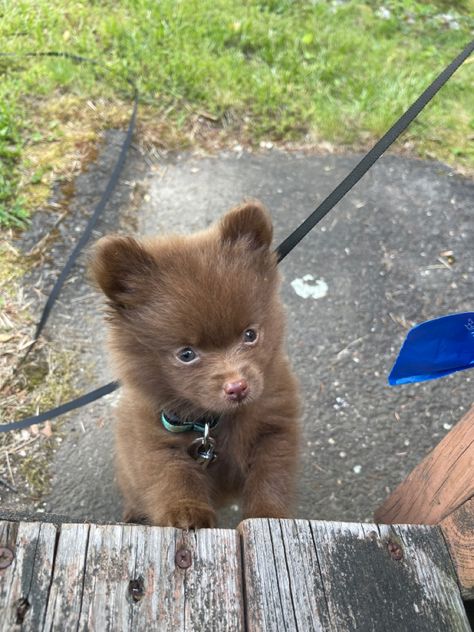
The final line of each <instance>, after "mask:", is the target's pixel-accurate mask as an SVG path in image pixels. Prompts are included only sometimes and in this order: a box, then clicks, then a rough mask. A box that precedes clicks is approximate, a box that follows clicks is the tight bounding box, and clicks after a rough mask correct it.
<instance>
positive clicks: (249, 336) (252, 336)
mask: <svg viewBox="0 0 474 632" xmlns="http://www.w3.org/2000/svg"><path fill="white" fill-rule="evenodd" d="M243 338H244V342H245V343H246V344H249V345H251V344H253V343H254V342H257V338H258V334H257V332H256V331H255V329H246V330H245V331H244V336H243Z"/></svg>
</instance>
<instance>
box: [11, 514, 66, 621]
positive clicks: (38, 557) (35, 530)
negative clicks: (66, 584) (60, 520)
mask: <svg viewBox="0 0 474 632" xmlns="http://www.w3.org/2000/svg"><path fill="white" fill-rule="evenodd" d="M55 543H56V528H55V527H54V526H53V525H51V524H45V523H39V522H29V523H27V522H21V523H13V522H0V546H7V547H8V548H9V549H11V550H12V551H13V552H14V559H13V561H12V563H11V565H10V566H8V567H7V568H5V569H3V570H0V610H1V614H0V630H1V631H2V632H12V631H13V630H20V629H21V630H22V632H23V631H25V632H30V631H31V632H36V631H37V630H41V629H42V627H43V620H44V615H45V612H46V606H47V603H48V595H49V588H50V583H51V572H52V568H53V562H54V549H55Z"/></svg>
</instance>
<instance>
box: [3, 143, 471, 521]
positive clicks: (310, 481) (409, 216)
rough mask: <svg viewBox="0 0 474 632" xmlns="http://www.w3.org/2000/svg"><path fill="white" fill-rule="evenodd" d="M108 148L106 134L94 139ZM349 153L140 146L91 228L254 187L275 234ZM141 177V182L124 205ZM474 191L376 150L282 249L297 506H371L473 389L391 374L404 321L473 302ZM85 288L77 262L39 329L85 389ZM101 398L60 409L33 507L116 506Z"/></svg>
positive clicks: (195, 206) (368, 509)
mask: <svg viewBox="0 0 474 632" xmlns="http://www.w3.org/2000/svg"><path fill="white" fill-rule="evenodd" d="M112 140H113V139H112ZM112 140H111V139H110V138H109V145H110V144H111V142H112ZM114 142H116V140H114ZM107 151H110V147H109V146H108V145H107V146H106V148H105V150H104V152H105V154H104V153H103V155H106V154H107ZM359 158H360V157H359V156H334V155H330V156H313V155H305V154H303V153H291V154H289V153H283V152H280V151H276V150H274V151H269V152H267V153H262V154H258V155H255V154H249V153H245V152H241V153H235V152H225V153H221V154H219V155H217V156H213V157H204V158H203V157H198V156H192V155H181V156H178V157H175V159H173V160H168V161H163V162H162V163H160V164H155V165H153V166H152V167H150V163H149V161H148V160H147V161H144V160H143V158H142V157H139V156H137V155H135V156H132V159H131V161H129V164H128V166H127V173H126V174H125V176H124V178H123V182H122V184H121V187H120V190H119V191H118V193H117V196H116V200H115V206H112V207H111V208H110V209H109V210H108V211H107V214H106V217H105V219H104V223H103V225H101V227H100V230H99V231H98V232H100V233H103V232H110V231H112V230H113V231H116V230H121V231H122V232H127V231H129V230H130V229H132V230H134V231H136V232H137V233H138V234H152V233H157V232H169V231H175V232H181V231H183V232H190V231H192V230H195V229H200V228H203V227H204V226H206V225H208V224H209V223H211V222H212V221H213V220H214V219H215V218H217V217H218V216H219V215H220V214H221V213H223V212H224V211H225V210H227V209H228V208H229V207H231V206H232V205H234V204H236V203H238V202H240V201H241V200H242V199H243V198H245V197H249V196H252V197H258V198H260V199H261V200H262V201H263V202H264V203H265V204H266V205H267V206H268V207H269V209H270V210H271V212H272V215H273V217H274V223H275V232H276V243H279V241H281V240H282V239H283V238H284V237H285V236H286V235H287V234H288V233H289V232H290V231H291V230H292V229H293V228H294V227H296V225H297V224H298V223H299V222H300V221H301V220H302V219H304V218H305V217H306V216H307V215H308V214H309V212H310V211H311V210H313V208H315V206H316V205H317V203H318V202H319V201H321V200H322V199H323V197H324V196H325V195H327V194H328V193H329V192H330V191H331V190H332V189H333V188H334V186H336V185H337V183H338V182H339V181H340V180H341V179H342V178H343V177H344V176H345V175H346V174H347V172H348V171H349V170H350V168H351V167H352V166H353V165H354V164H355V163H356V161H357V160H358V159H359ZM90 174H92V171H91V172H90ZM90 174H89V175H90ZM81 177H82V176H81ZM84 177H85V178H86V180H87V174H84ZM102 177H103V176H102ZM90 179H92V175H90ZM136 181H140V182H141V184H140V185H139V187H138V188H139V189H140V190H141V191H143V192H144V193H145V196H144V198H143V201H142V203H141V204H139V205H138V207H137V208H136V210H133V209H132V210H130V201H129V194H130V191H132V190H133V191H136V190H137V187H136V186H135V184H134V183H135V182H136ZM127 183H128V184H127ZM91 186H93V187H95V185H94V184H93V183H92V180H91V182H87V181H84V182H81V181H80V180H79V181H78V182H77V186H76V189H77V192H78V196H77V198H76V202H75V204H76V207H75V208H76V214H75V216H73V217H74V218H75V220H74V221H78V226H80V225H81V222H82V221H83V219H82V218H81V211H80V210H78V207H77V204H79V203H78V202H77V199H79V198H80V196H81V191H84V194H86V193H87V192H89V194H90V187H91ZM97 187H98V185H97ZM473 194H474V185H473V183H472V182H470V181H468V180H465V179H463V178H461V177H459V176H456V175H453V174H452V173H451V171H450V170H449V169H448V168H447V167H445V166H443V165H440V164H437V163H429V162H422V161H416V160H409V159H406V158H401V157H397V156H388V157H385V158H383V159H382V160H381V161H379V163H377V165H375V166H374V167H373V168H372V169H371V171H370V172H369V174H368V175H367V176H365V178H364V179H363V180H362V182H361V183H359V184H358V185H357V187H356V188H355V189H354V190H353V192H351V193H350V194H349V195H348V196H347V197H346V199H345V200H343V201H342V202H341V203H340V204H339V205H338V207H337V208H336V209H335V210H333V211H332V212H331V213H330V214H329V216H328V217H326V218H325V220H324V221H323V222H322V223H321V224H320V226H319V227H318V228H317V229H316V230H315V231H313V232H312V234H311V235H310V236H308V237H307V238H306V239H305V240H304V241H303V242H302V243H301V244H300V245H299V246H298V248H297V249H296V250H295V251H294V252H293V253H291V254H290V255H289V256H288V257H287V259H285V260H284V261H283V262H282V264H281V267H282V272H283V274H284V283H283V289H282V292H283V297H284V300H285V303H286V305H287V311H288V347H289V352H290V355H291V357H292V360H293V364H294V367H295V369H296V371H297V373H298V376H299V379H300V382H301V388H302V392H303V396H304V429H305V431H304V434H305V436H304V445H303V447H302V453H301V476H300V500H299V504H298V511H297V515H298V517H301V518H318V519H326V520H356V521H358V520H366V519H370V518H371V514H372V512H373V511H374V509H375V508H376V507H377V505H378V503H380V501H381V500H382V499H383V498H384V497H385V496H386V494H387V492H388V491H389V490H390V489H392V488H393V487H394V486H395V485H396V484H397V483H398V482H399V481H400V480H401V479H402V478H403V477H404V476H405V475H406V474H407V473H408V472H409V471H410V470H411V469H412V468H413V467H414V466H415V464H416V463H417V462H418V461H419V460H420V459H421V458H422V457H423V456H424V455H425V454H426V453H427V452H428V451H429V450H430V449H431V448H432V447H434V445H436V444H437V443H438V441H439V440H440V439H441V437H442V436H443V435H444V434H445V433H446V432H448V430H449V429H450V427H451V426H452V425H453V424H454V423H456V421H457V420H458V419H460V417H461V416H462V414H463V413H464V412H465V411H466V409H467V408H468V407H469V405H470V404H471V402H472V399H473V398H472V386H471V384H472V380H473V378H474V374H472V373H471V372H469V371H466V372H462V373H458V374H456V375H453V376H451V377H448V378H445V379H443V380H438V381H436V382H431V383H427V384H421V385H410V386H404V387H398V388H390V387H388V386H387V383H386V376H387V374H388V372H389V370H390V368H391V365H392V362H393V361H394V359H395V356H396V354H397V351H398V349H399V347H400V345H401V342H402V340H403V338H404V335H405V333H406V329H407V327H409V326H410V325H412V324H415V323H416V322H420V321H422V320H425V319H428V318H433V317H436V316H439V315H442V314H447V313H450V312H456V311H462V310H469V309H472V306H473V302H472V301H473V295H474V292H473V282H472V279H473V271H474V260H473V258H472V256H471V250H472V243H473V237H474V235H473V224H472V211H473V198H474V195H473ZM79 206H80V204H79ZM78 218H79V220H78ZM71 221H73V220H71ZM70 228H71V229H72V225H71V226H70ZM71 235H74V233H73V232H72V231H71ZM69 241H70V240H69V239H66V238H65V239H64V242H65V243H64V244H63V246H62V248H63V251H61V252H65V251H66V250H67V243H68V242H69ZM58 248H59V246H58ZM446 250H452V251H453V253H454V257H455V263H454V264H453V265H452V267H447V266H446V265H445V264H444V263H442V262H441V261H440V253H442V252H443V251H446ZM61 252H58V253H57V254H58V256H57V258H56V259H55V263H56V262H58V261H60V259H61V257H62V256H63V255H62V254H61ZM90 293H91V290H90V288H89V287H88V286H87V284H86V282H85V281H84V278H83V270H82V269H81V268H80V267H78V274H77V277H76V279H75V280H74V281H73V282H71V283H70V284H69V285H68V286H67V288H66V289H65V292H64V294H63V296H62V301H61V305H59V306H58V308H57V309H56V311H55V314H54V316H53V320H52V323H51V326H50V328H49V330H48V331H49V335H52V336H53V337H58V336H59V337H61V338H64V336H65V335H69V339H70V340H73V341H74V345H73V346H75V347H76V348H77V347H79V348H81V349H82V358H83V359H84V366H83V369H84V367H87V376H85V377H83V378H82V379H81V383H82V385H83V387H84V389H86V388H87V387H94V386H97V385H99V384H100V383H102V382H104V381H105V380H108V379H109V378H110V373H109V372H108V370H107V368H106V367H107V363H106V360H105V358H104V352H103V351H102V342H103V337H104V328H103V325H102V324H101V320H100V317H99V309H98V306H99V304H100V301H99V300H98V299H97V298H94V299H90V298H88V297H89V296H90ZM81 296H83V297H85V298H84V300H83V301H82V302H81V301H79V302H75V303H71V301H72V299H73V298H74V299H77V298H78V297H81ZM67 344H70V343H67ZM81 364H82V362H81ZM91 366H92V369H91ZM78 370H80V367H78ZM107 399H108V401H106V400H104V401H102V402H99V403H97V404H94V405H92V406H90V407H88V408H87V409H83V410H82V411H80V412H79V413H74V414H71V415H70V416H69V419H68V421H67V425H66V437H65V441H64V442H63V447H62V448H61V450H60V451H59V452H58V453H57V455H56V460H55V463H54V466H53V469H54V479H53V486H52V492H51V494H50V495H49V496H48V497H47V498H46V499H43V500H42V501H41V508H42V509H43V510H46V511H49V512H55V513H60V514H66V515H70V516H72V517H75V518H79V519H90V520H117V519H119V518H120V500H119V497H118V494H117V491H116V489H115V487H114V483H113V474H112V465H111V454H112V439H111V432H110V426H111V420H112V417H113V411H112V406H111V403H113V399H114V397H113V396H110V397H109V398H107ZM2 493H3V492H2ZM12 500H13V499H12V498H11V497H9V498H7V499H6V500H4V504H5V503H6V504H9V505H10V504H11V503H12ZM30 507H33V505H30ZM21 508H25V507H24V506H23V507H21ZM26 508H28V507H26ZM237 521H238V511H237V510H236V508H233V509H231V510H229V511H228V512H226V513H225V514H223V525H224V526H232V525H234V524H235V523H236V522H237Z"/></svg>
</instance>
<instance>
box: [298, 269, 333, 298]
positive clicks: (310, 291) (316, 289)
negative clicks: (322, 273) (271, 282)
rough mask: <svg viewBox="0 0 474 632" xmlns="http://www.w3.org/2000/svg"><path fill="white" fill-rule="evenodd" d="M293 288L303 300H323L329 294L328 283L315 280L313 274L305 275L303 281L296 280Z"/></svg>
mask: <svg viewBox="0 0 474 632" xmlns="http://www.w3.org/2000/svg"><path fill="white" fill-rule="evenodd" d="M291 287H292V288H293V289H294V291H295V292H296V293H297V294H298V296H301V298H314V299H317V298H323V296H326V294H327V293H328V284H327V283H326V281H324V280H323V279H315V278H314V276H313V275H312V274H305V275H304V277H303V278H301V279H294V280H293V281H292V282H291Z"/></svg>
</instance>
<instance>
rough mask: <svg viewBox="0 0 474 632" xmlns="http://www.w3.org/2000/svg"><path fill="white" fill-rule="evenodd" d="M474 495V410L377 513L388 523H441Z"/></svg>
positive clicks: (379, 520)
mask: <svg viewBox="0 0 474 632" xmlns="http://www.w3.org/2000/svg"><path fill="white" fill-rule="evenodd" d="M472 496H474V407H473V408H471V410H470V411H469V412H468V413H467V415H465V416H464V417H463V419H462V420H461V421H460V422H459V423H457V424H456V426H455V427H454V428H453V429H452V430H451V431H450V432H449V433H448V434H447V435H446V436H445V437H444V439H443V440H442V441H441V442H440V443H439V444H438V445H437V446H436V448H435V449H434V450H433V451H432V452H430V454H428V456H427V457H426V458H425V459H424V460H423V461H422V462H421V463H419V464H418V465H417V466H416V468H415V469H414V470H413V471H412V472H411V474H409V476H408V477H407V478H406V479H405V480H404V481H403V482H402V483H401V484H400V485H399V486H398V487H397V488H396V489H395V491H394V492H393V493H392V494H391V495H390V496H389V497H388V498H387V499H386V500H385V502H384V503H383V504H382V505H381V506H380V507H379V508H378V509H377V511H376V512H375V521H376V522H380V523H385V524H394V523H410V524H438V523H439V522H440V521H441V520H442V519H443V518H445V517H446V516H447V515H449V514H450V513H452V512H453V511H455V509H457V508H458V507H459V506H460V505H462V503H463V502H465V501H466V500H468V499H469V498H471V497H472Z"/></svg>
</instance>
